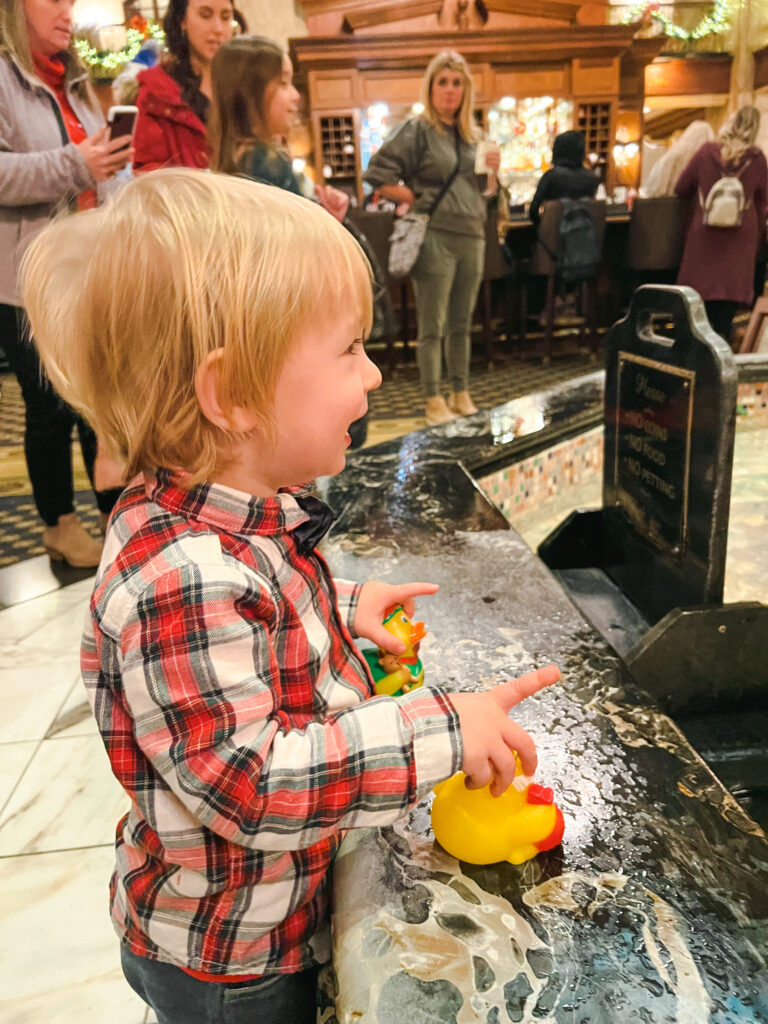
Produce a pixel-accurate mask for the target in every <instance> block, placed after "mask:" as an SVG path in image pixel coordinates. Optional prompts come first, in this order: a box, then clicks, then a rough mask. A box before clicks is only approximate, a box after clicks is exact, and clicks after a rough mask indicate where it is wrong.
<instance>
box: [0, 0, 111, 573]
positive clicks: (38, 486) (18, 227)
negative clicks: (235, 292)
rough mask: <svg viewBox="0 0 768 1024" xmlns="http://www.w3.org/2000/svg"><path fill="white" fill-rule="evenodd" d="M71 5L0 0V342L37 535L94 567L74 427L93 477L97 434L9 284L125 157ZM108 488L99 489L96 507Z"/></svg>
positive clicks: (62, 0) (96, 552) (68, 557)
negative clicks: (55, 224)
mask: <svg viewBox="0 0 768 1024" xmlns="http://www.w3.org/2000/svg"><path fill="white" fill-rule="evenodd" d="M73 3H74V0H3V4H2V7H0V346H1V347H2V348H3V350H4V351H5V355H6V358H7V360H8V363H9V365H10V367H11V369H12V370H13V372H14V373H15V374H16V377H17V378H18V381H19V385H20V387H21V391H22V395H23V398H24V405H25V416H26V422H25V434H24V451H25V455H26V459H27V470H28V472H29V477H30V480H31V482H32V492H33V495H34V499H35V504H36V505H37V509H38V511H39V513H40V516H41V518H42V520H43V523H44V528H43V543H44V545H45V547H46V549H47V551H48V552H49V554H50V555H51V556H52V557H53V558H59V559H63V560H65V561H66V562H68V563H69V564H70V565H73V566H77V567H83V568H86V567H91V566H94V565H98V562H99V558H100V555H101V544H100V543H99V542H98V541H96V540H95V539H94V538H93V537H92V536H91V535H90V534H89V533H88V532H87V531H86V530H85V529H84V528H83V526H82V524H81V523H80V522H79V520H78V519H77V516H76V515H75V512H74V488H73V480H72V450H71V449H72V441H71V438H72V427H73V425H74V424H77V428H78V432H79V437H80V445H81V448H82V450H83V459H84V462H85V465H86V468H87V470H88V473H89V475H90V476H91V481H93V466H94V461H95V457H96V439H95V437H94V435H93V431H92V430H91V429H90V427H88V425H87V424H86V423H85V422H83V420H81V419H80V418H79V417H78V416H77V415H76V414H75V413H74V412H73V410H72V409H70V408H69V407H68V406H66V405H65V404H64V403H63V402H62V401H61V400H60V399H59V398H58V397H57V395H56V394H55V393H54V391H53V390H52V388H51V386H50V384H48V383H47V382H46V381H45V380H44V378H43V376H42V371H41V368H40V363H39V360H38V358H37V352H36V351H35V348H34V345H33V344H31V343H30V342H29V340H28V339H27V338H26V337H25V321H24V314H23V310H22V309H21V308H20V307H19V293H18V282H17V279H18V272H19V265H20V263H21V259H22V257H23V255H24V251H25V249H26V247H27V246H28V245H29V243H30V241H31V240H32V238H34V236H35V234H36V233H37V232H38V231H39V230H40V229H41V228H42V227H43V226H44V225H45V224H46V223H47V222H48V220H49V219H50V218H51V217H52V216H53V215H54V214H55V213H57V212H59V211H60V210H63V209H66V208H67V207H69V208H71V209H73V210H74V209H87V208H88V207H89V206H95V205H96V203H97V201H99V200H100V199H101V198H102V197H103V195H104V192H105V191H106V188H107V187H108V185H107V183H108V182H109V181H110V179H112V178H114V175H115V173H116V172H117V171H118V170H120V169H121V168H122V167H124V166H125V164H126V163H127V161H128V158H129V147H128V145H127V143H128V141H129V140H127V139H125V138H122V139H116V140H115V141H114V142H110V141H109V139H108V138H107V129H106V126H105V125H104V117H103V115H102V113H101V110H100V108H99V104H98V101H97V100H96V98H95V96H94V95H93V92H92V90H91V89H90V86H89V84H88V76H87V73H86V72H85V71H84V70H83V68H82V67H81V66H80V64H79V63H78V60H77V55H76V53H75V50H74V47H73V45H72V7H73ZM118 493H119V492H118ZM116 496H117V495H116V494H115V493H114V492H113V491H102V492H97V493H96V498H97V502H98V505H99V510H100V511H101V512H102V514H108V513H109V511H111V507H112V505H113V504H114V501H115V498H116Z"/></svg>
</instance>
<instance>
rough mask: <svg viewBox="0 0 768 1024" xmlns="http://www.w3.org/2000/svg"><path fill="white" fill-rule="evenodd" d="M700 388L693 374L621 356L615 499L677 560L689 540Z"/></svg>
mask: <svg viewBox="0 0 768 1024" xmlns="http://www.w3.org/2000/svg"><path fill="white" fill-rule="evenodd" d="M695 385H696V374H695V372H694V371H693V370H684V369H681V368H678V367H674V366H669V365H667V364H664V363H660V362H657V361H655V360H653V359H646V358H645V357H643V356H638V355H633V354H631V353H629V352H620V353H619V359H618V402H617V408H616V454H615V462H614V481H613V482H614V485H615V487H616V489H617V494H616V500H617V502H618V503H619V504H620V505H621V506H622V507H623V508H624V509H625V511H626V513H627V515H628V516H629V518H630V519H631V521H632V522H633V524H634V526H635V528H636V529H637V530H638V531H639V532H640V533H641V534H643V535H644V536H646V537H647V538H648V539H649V540H651V541H652V542H653V543H654V544H655V545H656V546H657V547H659V548H661V549H663V550H667V551H669V552H670V553H671V554H672V555H673V556H676V557H681V556H682V554H683V552H684V551H685V545H686V541H687V536H688V492H689V478H690V466H691V424H692V419H693V395H694V388H695Z"/></svg>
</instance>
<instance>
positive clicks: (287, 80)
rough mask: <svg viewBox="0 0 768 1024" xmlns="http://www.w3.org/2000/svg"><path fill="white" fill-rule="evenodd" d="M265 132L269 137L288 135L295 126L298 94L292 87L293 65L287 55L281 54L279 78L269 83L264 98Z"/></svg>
mask: <svg viewBox="0 0 768 1024" xmlns="http://www.w3.org/2000/svg"><path fill="white" fill-rule="evenodd" d="M264 109H265V111H266V114H265V120H266V126H267V132H268V133H269V134H270V135H271V136H273V137H274V136H280V137H283V136H285V135H288V134H290V131H291V129H292V128H293V126H294V125H295V124H296V112H297V110H298V109H299V93H298V92H297V90H296V89H295V88H294V86H293V65H292V64H291V58H290V57H289V56H288V54H287V53H284V54H283V70H282V72H281V74H280V77H279V78H277V79H275V81H274V82H270V83H269V85H268V86H267V88H266V92H265V97H264Z"/></svg>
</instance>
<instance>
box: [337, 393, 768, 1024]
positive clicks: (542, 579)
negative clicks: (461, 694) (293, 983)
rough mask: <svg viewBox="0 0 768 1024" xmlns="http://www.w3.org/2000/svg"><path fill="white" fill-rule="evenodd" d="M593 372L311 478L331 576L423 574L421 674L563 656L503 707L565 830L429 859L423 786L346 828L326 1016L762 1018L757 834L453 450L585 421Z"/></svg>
mask: <svg viewBox="0 0 768 1024" xmlns="http://www.w3.org/2000/svg"><path fill="white" fill-rule="evenodd" d="M766 376H768V374H766ZM763 379H765V378H763ZM601 388H602V379H601V375H599V374H596V375H593V376H592V377H590V378H586V379H583V380H582V381H581V382H579V383H578V384H576V385H563V386H561V387H560V388H557V389H555V390H554V391H553V392H550V393H545V394H543V395H541V396H538V398H537V399H535V400H533V401H531V400H530V399H525V400H521V401H520V403H510V405H509V406H508V407H505V409H504V410H502V411H500V410H496V411H494V413H492V414H485V415H480V416H478V417H473V418H472V419H471V420H467V421H463V423H462V424H461V426H460V429H457V428H456V425H449V426H448V427H443V428H436V429H433V430H431V431H424V432H422V433H421V434H416V435H410V436H409V437H407V438H403V439H399V440H398V441H393V442H390V443H389V444H387V445H381V446H379V447H378V448H376V449H372V450H368V451H365V452H362V453H359V454H355V455H354V456H353V457H351V458H350V464H349V467H348V469H347V470H346V471H345V473H344V474H342V476H341V477H339V478H336V479H335V480H333V481H325V482H321V492H322V494H323V497H325V498H326V500H328V501H329V503H330V504H331V505H332V506H333V507H334V508H335V509H337V510H338V511H339V512H340V517H339V520H338V521H337V523H336V525H335V527H334V531H333V532H332V534H331V536H330V538H329V539H328V541H327V542H326V544H325V545H324V553H325V555H326V557H327V558H328V560H329V563H330V565H331V567H332V569H333V571H334V572H335V573H336V574H338V575H341V576H345V577H347V578H356V579H360V580H364V579H368V578H377V579H384V580H387V579H390V580H392V581H395V580H403V579H414V580H417V579H422V580H431V581H434V582H436V583H439V584H440V588H441V589H440V591H439V593H438V594H437V595H436V596H435V597H434V598H430V599H428V600H427V599H423V600H422V602H421V603H420V606H419V610H418V611H419V617H423V618H424V619H425V621H426V625H427V627H428V630H429V632H428V636H427V637H426V639H425V641H424V643H423V644H422V649H421V654H422V659H423V661H424V664H425V669H426V679H427V684H429V683H430V682H431V683H433V684H440V685H442V686H446V687H447V688H450V689H456V690H474V689H482V688H485V687H488V686H491V685H493V684H494V683H496V682H499V681H502V680H503V679H506V678H509V677H510V676H513V675H518V674H520V673H522V672H524V671H527V670H529V669H530V668H532V667H535V666H539V665H542V664H545V663H547V662H549V661H554V662H555V663H557V664H558V665H559V666H560V668H561V670H562V673H563V679H562V681H561V682H560V683H559V684H557V685H556V686H554V687H551V688H550V689H548V690H546V691H544V692H542V693H541V694H539V695H538V696H537V697H535V698H532V699H530V700H528V701H526V702H525V703H524V704H523V705H522V706H521V707H520V708H519V709H517V713H516V715H515V717H516V719H517V720H518V721H520V722H521V724H522V725H524V726H525V727H526V728H527V729H528V730H529V731H530V732H531V733H532V735H533V736H534V739H535V741H536V743H537V747H538V751H539V771H538V773H537V781H539V782H541V783H542V784H544V785H548V786H552V787H553V789H554V791H555V800H556V802H557V803H558V804H559V806H560V807H561V808H562V811H563V814H564V816H565V823H566V828H565V837H564V841H563V844H562V847H560V848H558V849H556V850H553V851H550V852H549V853H545V854H541V855H539V856H538V857H537V858H536V859H535V860H533V861H529V862H528V863H526V864H523V865H520V866H519V867H515V866H513V865H511V864H506V863H503V864H494V865H490V866H488V867H473V866H471V865H467V864H463V863H459V862H458V861H456V860H455V859H454V858H452V857H450V856H449V855H447V854H446V853H445V852H444V851H443V850H442V849H441V848H440V847H439V846H438V845H437V844H436V843H435V842H434V840H433V837H432V834H431V831H430V827H429V811H428V803H429V801H425V802H424V803H423V804H421V805H419V807H417V808H416V809H415V810H414V811H413V812H412V813H411V814H410V816H409V818H408V819H407V820H405V821H402V822H400V823H398V824H397V825H395V826H393V827H390V828H385V829H376V830H361V831H357V830H355V831H352V832H350V833H348V835H347V837H346V838H345V840H344V842H343V844H342V847H341V851H340V853H339V857H338V859H337V862H336V866H335V875H334V894H335V895H334V914H333V929H334V966H335V974H336V977H335V979H332V978H327V979H326V989H327V1001H326V1009H325V1011H324V1012H323V1013H322V1014H321V1019H322V1021H323V1022H330V1021H334V1020H336V1019H337V1020H338V1021H339V1022H340V1024H351V1022H353V1021H354V1022H365V1024H428V1022H429V1024H434V1022H438V1021H440V1022H446V1024H469V1022H476V1021H480V1022H483V1024H506V1022H509V1021H513V1022H530V1024H534V1022H535V1024H540V1022H549V1024H576V1022H578V1024H613V1022H620V1024H633V1022H637V1024H662V1022H664V1024H666V1022H670V1024H672V1022H674V1024H742V1022H743V1024H760V1022H768V965H767V964H766V958H767V956H768V840H766V836H765V834H764V833H763V832H762V831H761V830H760V828H759V827H758V826H757V825H756V824H755V823H754V822H753V821H752V820H751V819H750V818H749V817H748V816H747V815H746V814H745V813H744V811H743V810H742V809H741V808H740V806H739V805H738V804H737V803H736V801H735V800H734V799H733V798H732V797H731V795H730V794H729V793H728V791H727V790H726V789H725V788H724V787H723V786H722V785H721V784H720V782H719V781H718V780H717V779H716V778H715V776H714V775H713V774H712V773H711V771H710V770H709V768H708V767H707V766H706V765H705V763H704V762H703V761H702V760H701V758H700V757H699V756H698V755H697V754H696V752H695V751H694V750H693V748H692V747H691V746H690V745H689V744H688V742H687V741H686V739H685V738H684V736H683V735H682V733H681V732H680V731H679V730H678V729H677V727H676V726H675V724H674V723H673V722H672V721H671V720H670V719H669V718H667V717H666V716H665V715H663V714H661V713H660V712H659V711H658V710H657V709H656V708H655V706H654V705H653V704H652V703H651V702H650V700H649V699H648V698H647V697H645V696H644V694H643V693H642V692H641V691H638V690H637V689H636V687H635V684H634V683H633V681H632V680H631V678H630V677H629V676H628V675H627V674H626V673H625V671H624V670H623V667H622V665H621V663H620V661H619V660H618V659H617V658H616V656H615V655H614V654H613V652H612V651H611V650H610V648H608V647H607V645H606V644H605V643H604V641H603V640H602V639H601V638H600V637H599V635H598V634H597V633H596V632H595V631H594V630H593V629H592V627H591V626H589V625H588V624H587V623H586V622H585V621H584V620H583V619H582V618H581V616H580V614H579V612H578V611H577V610H576V608H575V607H574V606H573V604H572V603H571V602H570V600H569V599H568V597H567V596H566V595H565V593H564V592H563V590H562V589H561V588H560V586H559V584H558V583H557V582H556V581H555V580H554V578H553V577H552V576H551V575H550V573H549V571H548V570H547V569H546V567H545V566H544V565H543V564H542V563H541V562H540V561H539V560H538V559H537V558H536V557H535V556H534V555H533V554H532V553H531V551H530V550H529V548H528V547H527V546H526V545H525V544H524V543H523V541H522V540H521V539H520V538H519V537H518V535H517V534H516V533H515V532H514V530H511V529H510V528H509V527H508V524H507V522H506V521H505V520H504V518H503V516H501V514H500V513H499V512H498V511H497V510H496V509H495V507H494V506H492V505H490V504H489V502H488V501H487V499H485V497H484V496H483V495H482V494H481V493H480V492H479V489H478V488H477V486H476V484H475V482H474V479H473V477H472V476H471V474H470V472H469V471H468V469H467V468H466V467H468V466H469V467H471V468H472V469H473V471H475V472H476V473H477V475H480V474H479V472H478V467H483V468H485V467H487V466H488V465H491V464H494V463H495V464H497V465H498V464H501V463H502V462H503V460H504V457H505V453H504V449H505V448H506V449H507V452H506V458H507V460H511V458H514V457H515V454H514V452H513V451H512V450H511V446H514V449H515V451H517V450H521V451H524V450H526V449H529V448H530V444H531V443H532V438H533V435H535V434H537V433H540V432H542V430H544V431H545V432H546V433H547V434H548V435H549V436H550V437H551V436H557V434H558V433H559V432H561V431H563V430H566V421H570V422H574V421H579V422H580V421H588V420H589V419H590V417H592V418H594V414H595V411H596V410H598V409H599V405H600V399H601ZM514 424H517V426H516V427H515V426H514ZM449 427H452V428H453V429H449ZM459 460H461V461H459ZM332 984H333V985H334V987H335V994H334V997H333V999H332V998H331V985H332ZM334 1002H335V1006H334V1005H333V1003H334Z"/></svg>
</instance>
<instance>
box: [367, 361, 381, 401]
mask: <svg viewBox="0 0 768 1024" xmlns="http://www.w3.org/2000/svg"><path fill="white" fill-rule="evenodd" d="M380 384H381V370H380V369H379V368H378V366H377V365H376V363H374V362H373V361H372V359H371V358H370V356H369V355H368V353H367V352H366V353H365V365H364V366H363V387H364V388H365V390H366V392H367V391H375V390H376V388H377V387H379V386H380Z"/></svg>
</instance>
